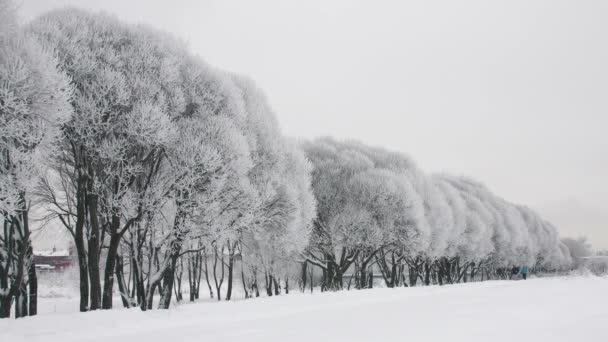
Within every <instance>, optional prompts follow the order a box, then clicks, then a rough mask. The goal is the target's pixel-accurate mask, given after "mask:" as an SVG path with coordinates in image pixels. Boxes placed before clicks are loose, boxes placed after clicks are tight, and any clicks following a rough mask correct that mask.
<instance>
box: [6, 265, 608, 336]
mask: <svg viewBox="0 0 608 342" xmlns="http://www.w3.org/2000/svg"><path fill="white" fill-rule="evenodd" d="M47 304H49V303H48V302H46V303H44V305H47ZM41 305H43V304H42V303H41ZM47 312H48V310H47ZM607 324H608V278H606V277H603V278H602V277H592V276H589V277H568V278H541V279H532V280H528V281H490V282H483V283H473V284H459V285H451V286H443V287H439V286H431V287H417V288H399V289H372V290H364V291H348V292H347V291H343V292H338V293H315V294H312V295H311V294H290V295H287V296H285V295H282V296H279V297H272V298H258V299H255V300H242V301H234V302H221V303H215V302H204V303H195V304H187V305H180V306H175V307H173V308H172V309H171V310H167V311H151V312H141V311H139V310H138V309H133V310H114V311H106V312H103V311H98V312H90V313H86V314H81V313H55V314H51V313H46V314H41V315H39V316H37V317H32V318H25V319H19V320H16V321H15V320H2V321H0V341H3V342H4V341H6V342H17V341H45V342H49V341H61V342H69V341H104V342H120V341H129V342H133V341H145V342H151V341H164V342H182V341H247V342H254V341H264V342H273V341H281V342H293V341H306V342H310V341H467V342H475V341H493V342H494V341H535V342H537V341H551V342H557V341H585V342H588V341H598V342H599V341H602V342H603V341H608V328H607Z"/></svg>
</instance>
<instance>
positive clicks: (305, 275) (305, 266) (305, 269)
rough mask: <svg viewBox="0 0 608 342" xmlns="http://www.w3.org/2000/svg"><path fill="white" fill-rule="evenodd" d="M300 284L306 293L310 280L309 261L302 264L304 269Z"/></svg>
mask: <svg viewBox="0 0 608 342" xmlns="http://www.w3.org/2000/svg"><path fill="white" fill-rule="evenodd" d="M300 279H301V281H300V284H301V288H300V289H301V290H302V292H304V291H306V281H307V280H308V261H304V262H303V263H302V268H301V272H300Z"/></svg>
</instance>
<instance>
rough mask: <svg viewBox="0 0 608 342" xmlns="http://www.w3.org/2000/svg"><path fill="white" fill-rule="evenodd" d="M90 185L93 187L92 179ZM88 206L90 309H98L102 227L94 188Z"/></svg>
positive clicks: (89, 195)
mask: <svg viewBox="0 0 608 342" xmlns="http://www.w3.org/2000/svg"><path fill="white" fill-rule="evenodd" d="M88 183H89V185H88V187H92V184H91V181H89V182H88ZM88 191H89V193H88V195H87V206H88V212H89V222H90V225H89V226H90V231H89V236H88V250H87V252H88V254H89V255H88V261H89V264H88V266H89V283H90V286H91V288H90V293H89V295H90V297H91V306H90V308H89V310H97V309H99V308H100V304H101V278H100V275H99V244H100V237H99V234H100V229H99V220H98V216H97V195H95V194H92V193H91V192H92V191H93V189H88Z"/></svg>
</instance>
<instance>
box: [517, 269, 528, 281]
mask: <svg viewBox="0 0 608 342" xmlns="http://www.w3.org/2000/svg"><path fill="white" fill-rule="evenodd" d="M519 272H520V273H521V277H522V278H524V280H526V278H527V277H528V266H522V267H521V270H520V271H519Z"/></svg>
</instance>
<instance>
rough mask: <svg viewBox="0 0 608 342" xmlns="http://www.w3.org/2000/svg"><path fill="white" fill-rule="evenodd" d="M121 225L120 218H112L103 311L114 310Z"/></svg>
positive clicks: (114, 216)
mask: <svg viewBox="0 0 608 342" xmlns="http://www.w3.org/2000/svg"><path fill="white" fill-rule="evenodd" d="M119 225H120V219H119V218H118V216H116V215H113V216H112V223H111V226H112V228H111V234H110V246H109V247H108V255H107V259H106V269H105V272H104V277H103V296H102V302H101V308H102V309H111V308H112V292H113V288H114V271H115V268H116V255H117V253H118V246H119V244H120V235H119V234H118V233H117V232H118V226H119Z"/></svg>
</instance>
